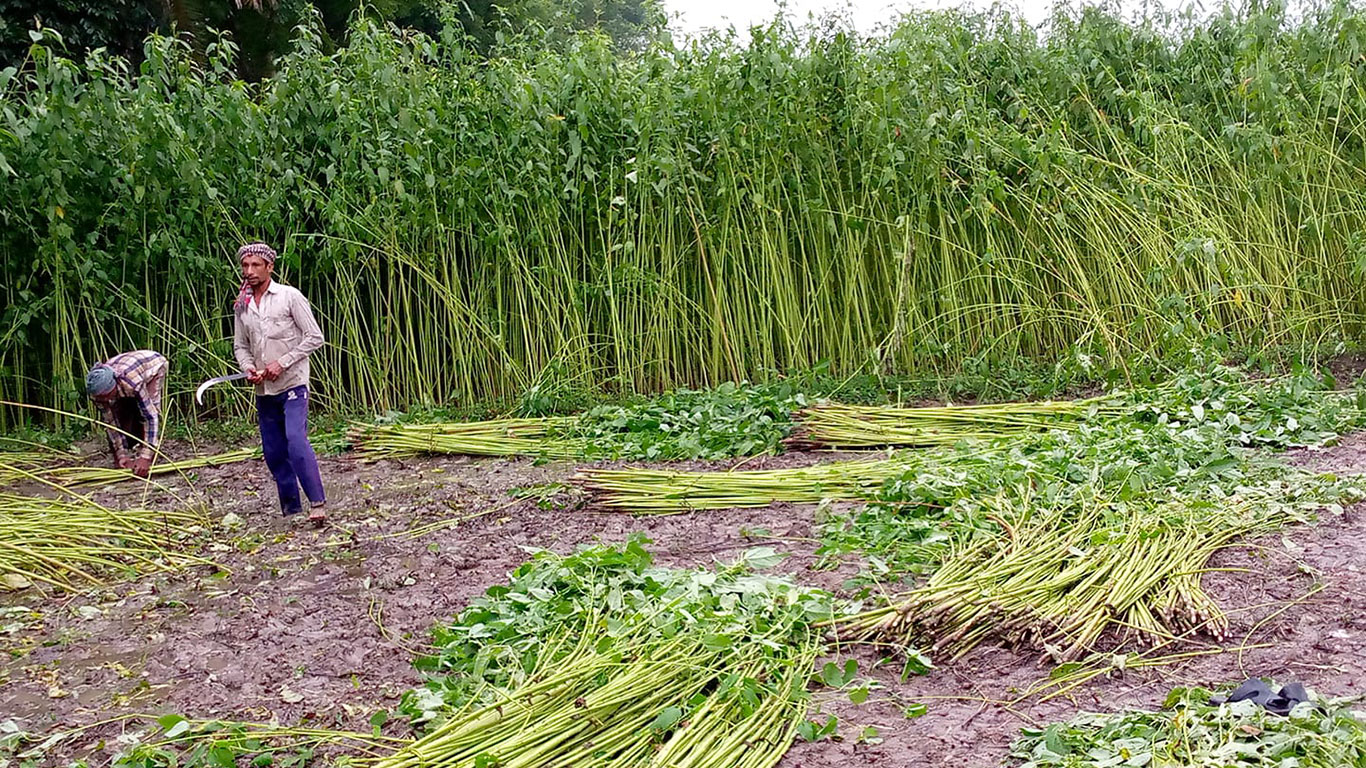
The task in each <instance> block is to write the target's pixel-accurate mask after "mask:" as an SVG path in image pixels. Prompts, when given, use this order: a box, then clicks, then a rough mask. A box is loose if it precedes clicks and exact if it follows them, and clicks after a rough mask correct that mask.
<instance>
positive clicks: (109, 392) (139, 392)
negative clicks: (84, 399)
mask: <svg viewBox="0 0 1366 768" xmlns="http://www.w3.org/2000/svg"><path fill="white" fill-rule="evenodd" d="M168 367H169V366H168V365H167V363H166V358H165V357H163V356H162V355H161V354H159V353H157V352H152V351H151V350H146V349H140V350H138V351H136V352H124V353H123V354H121V355H115V356H113V357H111V358H109V359H108V360H105V361H104V362H103V363H99V364H98V365H96V366H95V367H94V368H91V369H90V373H88V374H86V377H85V392H86V394H88V395H90V399H91V400H92V401H93V402H94V403H95V405H96V406H97V407H99V409H100V412H101V414H102V416H103V419H104V423H105V425H106V426H107V428H108V432H109V447H110V448H112V449H113V451H114V463H115V464H117V465H118V466H120V467H122V468H123V469H131V470H133V473H134V474H136V475H137V476H138V477H147V475H148V474H149V473H150V472H151V469H152V456H153V455H155V454H156V450H157V444H158V442H159V441H160V440H161V385H162V383H163V382H165V380H166V369H167V368H168ZM139 443H141V445H142V447H141V448H139V449H138V450H137V455H136V456H134V455H133V453H132V451H133V449H134V448H135V447H136V446H137V445H138V444H139Z"/></svg>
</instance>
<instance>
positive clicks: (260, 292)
mask: <svg viewBox="0 0 1366 768" xmlns="http://www.w3.org/2000/svg"><path fill="white" fill-rule="evenodd" d="M237 259H238V261H239V262H240V263H241V265H242V290H241V291H240V292H239V293H238V295H237V301H235V302H234V303H233V312H234V315H235V318H236V319H235V322H234V335H233V344H232V349H233V352H234V353H235V354H236V356H237V364H238V365H239V366H241V368H242V371H243V372H244V373H246V374H247V380H248V381H250V382H252V383H253V384H255V385H256V417H257V423H258V424H259V425H260V427H261V448H262V450H263V451H264V453H265V457H266V466H267V467H269V468H270V473H271V474H272V475H274V476H275V488H276V490H277V491H278V492H279V494H280V511H281V512H283V513H284V514H285V516H286V517H288V516H290V515H294V514H298V513H299V512H302V511H303V504H302V501H301V500H300V498H299V487H300V486H303V491H304V495H305V496H307V497H308V500H309V502H311V504H312V511H311V512H310V514H309V516H308V519H309V520H310V521H311V522H314V523H319V524H320V523H322V522H323V521H325V520H326V519H327V513H326V512H325V511H324V504H325V503H326V497H325V496H324V494H323V482H322V476H321V474H320V473H319V472H318V457H317V455H316V454H315V453H314V452H313V445H312V444H311V443H309V442H308V355H309V353H310V352H312V351H313V350H315V349H317V348H319V347H321V346H322V345H323V333H322V331H321V330H320V329H319V328H318V321H317V320H314V319H313V310H312V309H310V308H309V306H308V301H307V300H306V299H305V298H304V296H303V294H302V293H299V291H298V290H296V289H294V288H291V287H289V286H287V285H281V284H280V283H277V282H275V281H274V280H273V279H271V277H272V273H273V272H274V270H275V251H274V250H272V249H271V247H270V246H268V245H266V244H265V243H250V244H248V245H244V246H242V247H241V248H240V249H238V251H237Z"/></svg>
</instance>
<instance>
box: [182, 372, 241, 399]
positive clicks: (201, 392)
mask: <svg viewBox="0 0 1366 768" xmlns="http://www.w3.org/2000/svg"><path fill="white" fill-rule="evenodd" d="M246 377H247V375H246V374H245V373H233V374H229V375H227V376H219V377H218V378H216V379H209V380H208V381H206V382H204V383H203V384H200V385H199V389H197V390H195V393H194V401H195V402H196V403H199V404H200V405H203V404H204V390H206V389H208V388H209V387H212V386H213V385H215V384H222V383H224V382H227V381H237V380H238V379H245V378H246Z"/></svg>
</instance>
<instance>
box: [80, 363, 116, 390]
mask: <svg viewBox="0 0 1366 768" xmlns="http://www.w3.org/2000/svg"><path fill="white" fill-rule="evenodd" d="M117 383H118V382H116V381H115V380H114V369H113V368H110V367H109V366H107V365H105V364H104V363H100V364H99V365H96V366H95V367H94V368H91V369H90V373H87V374H86V375H85V393H86V394H87V395H90V396H91V397H99V396H100V395H107V394H109V393H110V392H113V391H114V387H115V386H116V385H117Z"/></svg>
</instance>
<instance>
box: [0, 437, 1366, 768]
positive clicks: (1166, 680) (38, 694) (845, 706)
mask: <svg viewBox="0 0 1366 768" xmlns="http://www.w3.org/2000/svg"><path fill="white" fill-rule="evenodd" d="M829 459H830V454H792V455H788V456H783V457H776V458H766V459H759V460H751V461H748V462H746V467H750V468H758V467H763V466H779V465H784V466H785V465H793V464H803V463H812V462H816V461H825V460H829ZM1294 460H1295V461H1298V462H1301V463H1303V464H1304V465H1306V466H1309V467H1312V468H1314V469H1317V470H1322V471H1333V472H1338V473H1347V472H1361V471H1366V435H1354V436H1350V437H1348V438H1347V439H1345V440H1344V441H1343V442H1342V443H1341V444H1340V445H1337V446H1334V447H1332V448H1328V449H1323V450H1318V451H1312V452H1310V451H1303V452H1299V453H1298V454H1296V455H1295V456H1294ZM575 469H576V468H575V466H574V465H572V464H567V463H551V464H544V465H538V464H536V463H534V462H532V461H530V460H524V459H516V460H507V459H476V458H468V457H433V458H423V459H416V460H408V461H402V462H398V461H384V462H379V463H374V464H367V463H362V462H360V461H358V460H357V459H356V458H354V457H353V456H350V455H343V456H338V457H330V458H325V459H324V460H323V474H324V477H325V478H326V480H327V483H328V485H329V486H330V487H329V494H330V498H331V502H330V506H331V507H332V515H333V520H332V524H331V525H330V526H329V527H327V528H325V529H322V530H314V529H311V528H308V527H306V526H295V525H288V524H284V523H283V522H282V521H281V520H280V519H279V516H278V512H277V510H276V504H275V500H274V492H273V486H272V485H271V483H270V477H269V474H268V473H267V471H266V469H265V466H264V465H263V464H262V463H261V462H259V461H253V462H247V463H242V464H237V465H232V466H226V467H218V468H211V469H205V470H201V471H199V472H198V473H197V474H196V476H195V477H194V478H193V489H194V490H192V489H191V485H190V483H188V482H187V481H186V479H177V480H174V481H169V482H168V483H167V485H168V487H169V488H170V489H171V493H170V494H168V493H167V492H163V491H154V492H148V491H147V490H145V489H143V488H142V487H134V486H133V485H131V484H127V485H119V486H110V487H107V488H102V489H99V490H97V491H96V492H95V493H94V495H95V496H96V497H97V498H99V499H101V500H102V501H105V502H107V503H111V504H124V505H135V504H139V505H141V504H147V505H165V504H173V503H183V502H189V503H197V504H203V505H205V506H206V507H207V509H208V511H209V515H210V516H211V518H212V519H213V520H215V521H222V520H223V519H224V518H225V517H227V516H235V517H237V518H240V519H241V525H240V527H238V528H235V529H233V530H231V531H228V530H224V529H223V528H222V526H221V525H220V526H216V527H215V530H214V532H213V533H212V540H211V543H210V544H209V545H208V546H207V549H206V551H205V552H204V554H205V556H207V557H209V558H212V559H213V560H214V561H216V563H217V564H218V566H219V567H207V566H197V567H192V568H189V569H187V570H184V571H181V572H178V573H173V574H162V575H157V576H151V577H146V578H143V579H141V580H139V581H136V582H131V583H125V584H122V585H117V586H114V587H110V588H107V589H103V590H97V591H93V592H87V593H81V594H78V595H74V596H66V597H58V598H44V597H43V596H40V595H36V594H33V593H32V591H31V590H30V591H28V592H25V593H18V594H11V595H9V596H0V604H3V605H6V606H9V607H8V608H6V613H5V614H3V615H2V616H0V648H3V649H5V650H7V651H8V654H7V655H6V657H5V659H4V661H3V662H0V720H4V719H6V718H9V717H14V718H17V719H18V721H19V722H20V723H21V724H22V725H23V726H24V727H25V729H26V730H28V731H30V732H45V731H49V730H55V729H59V728H69V727H72V726H78V725H87V724H91V723H96V722H99V721H103V720H106V719H108V718H111V717H114V716H117V715H120V714H124V713H133V712H142V713H146V712H151V713H177V714H182V715H185V716H187V717H196V718H208V717H223V718H232V719H241V720H252V721H271V720H276V721H278V722H280V723H285V724H292V723H308V724H312V725H317V726H323V727H341V728H346V729H350V730H359V731H369V730H370V725H369V718H370V716H371V714H372V713H374V712H375V711H376V710H380V709H385V710H392V709H393V708H394V707H395V705H396V704H397V703H398V699H399V697H400V696H401V695H402V693H403V692H404V691H405V690H408V689H410V688H412V687H414V686H416V685H419V684H420V678H419V676H418V675H417V673H416V672H414V670H413V668H412V664H411V662H412V659H413V657H414V656H415V655H417V654H420V653H421V652H422V646H423V643H424V641H425V640H426V638H427V636H428V635H427V633H428V631H429V629H430V628H431V626H432V625H433V624H434V623H435V622H439V621H441V620H442V619H443V618H446V617H448V616H450V615H452V614H454V613H456V612H458V611H459V610H460V609H461V608H462V607H463V606H464V605H465V604H466V603H467V602H468V601H469V600H470V599H471V598H472V597H474V596H476V595H478V594H480V593H481V592H482V591H483V590H484V589H485V588H486V587H488V586H490V585H492V584H496V583H499V582H502V581H503V580H505V578H506V575H507V573H508V572H509V571H511V570H512V569H513V568H515V567H516V566H517V565H518V564H520V563H521V562H523V561H524V560H525V559H526V558H527V549H528V548H548V549H552V550H555V551H559V552H566V551H570V550H572V549H573V548H575V547H577V546H578V545H581V544H585V543H591V542H606V543H616V542H621V541H624V540H625V539H626V538H627V537H628V536H629V535H630V534H632V533H634V532H637V531H639V532H642V533H644V534H646V535H647V536H648V537H649V538H650V539H651V540H653V545H652V546H651V547H650V548H651V550H652V551H653V552H654V553H655V554H656V558H657V560H658V561H659V562H660V563H661V564H664V565H680V566H683V565H694V564H700V563H708V562H711V561H713V560H715V559H720V560H726V559H731V558H734V557H735V556H737V555H738V554H739V553H741V552H742V551H744V550H745V549H747V548H749V547H753V546H759V545H768V546H773V547H776V548H778V549H780V550H781V551H785V552H788V553H790V555H791V556H790V557H789V558H788V559H786V560H785V561H784V562H783V563H782V564H781V565H780V566H778V570H780V571H784V572H787V573H789V574H791V575H793V576H794V577H795V578H796V579H798V580H799V581H801V582H803V583H808V584H813V585H818V586H822V587H826V588H830V589H839V588H840V586H841V584H842V582H843V581H844V580H845V579H846V578H848V577H849V576H851V575H853V574H854V573H856V571H857V569H858V565H857V563H854V562H850V563H847V564H846V565H844V566H842V567H840V568H839V569H836V570H828V569H821V568H820V567H819V566H818V558H817V557H816V555H815V549H816V547H817V545H818V543H817V542H816V541H815V539H814V535H815V534H814V533H813V525H814V517H815V513H816V512H815V509H814V507H812V506H807V505H777V506H773V507H768V508H763V509H753V510H728V511H719V512H702V513H692V514H683V515H674V516H665V517H632V516H630V515H626V514H621V513H614V512H601V511H594V510H592V509H585V508H570V509H555V508H547V505H545V504H542V503H538V501H537V500H536V499H534V498H519V497H518V495H517V494H515V493H514V492H515V491H517V489H520V488H526V487H529V486H534V485H537V484H542V483H550V482H558V481H563V480H565V479H566V478H568V477H569V476H571V475H572V474H573V473H574V471H575ZM1363 512H1366V508H1363V509H1348V510H1346V511H1345V512H1344V513H1341V514H1334V513H1325V514H1324V515H1323V516H1322V517H1321V519H1320V521H1319V522H1318V523H1317V524H1315V525H1312V526H1302V527H1297V528H1293V529H1287V530H1285V531H1283V532H1281V533H1278V534H1276V535H1273V536H1270V537H1267V538H1265V539H1262V540H1259V541H1255V542H1250V543H1248V544H1245V545H1242V546H1237V547H1233V548H1231V549H1228V550H1225V551H1224V552H1222V553H1221V554H1220V555H1218V557H1217V562H1216V565H1218V566H1221V567H1223V568H1226V569H1227V570H1221V571H1219V572H1216V573H1212V574H1210V575H1208V576H1207V577H1206V579H1205V585H1206V588H1207V590H1208V591H1209V592H1210V593H1211V595H1212V596H1213V597H1215V599H1216V600H1217V601H1218V602H1219V603H1220V605H1222V606H1224V607H1225V609H1226V610H1227V611H1228V612H1229V614H1230V620H1231V623H1232V632H1231V634H1230V636H1229V638H1228V639H1227V640H1225V641H1224V642H1223V643H1221V644H1215V643H1214V642H1213V641H1212V640H1211V639H1209V638H1195V639H1191V640H1190V641H1188V642H1185V643H1183V644H1182V645H1180V646H1177V647H1174V648H1172V649H1168V650H1167V651H1164V652H1167V653H1174V652H1181V651H1191V650H1202V649H1222V651H1221V652H1218V653H1215V654H1211V655H1204V656H1198V657H1194V658H1190V659H1188V660H1185V661H1183V662H1181V663H1173V664H1167V665H1163V666H1159V667H1156V668H1153V669H1147V670H1130V671H1128V672H1125V673H1116V674H1113V675H1110V676H1102V677H1100V678H1098V679H1096V680H1094V681H1092V682H1090V683H1088V684H1086V685H1083V686H1081V687H1079V688H1076V689H1075V690H1073V691H1070V692H1069V693H1068V695H1066V696H1059V697H1055V698H1052V699H1049V700H1044V699H1043V696H1042V695H1041V694H1036V695H1033V696H1023V695H1022V692H1024V691H1027V690H1028V689H1029V688H1030V687H1031V685H1033V684H1034V683H1036V682H1038V681H1040V680H1041V679H1044V678H1046V677H1047V675H1048V672H1049V667H1047V666H1042V665H1040V663H1039V661H1038V659H1037V657H1036V656H1035V655H1032V654H1027V653H1021V652H1016V651H1011V650H1006V649H1002V648H998V647H992V648H980V649H978V650H977V651H975V652H973V653H972V654H971V655H969V656H967V657H965V658H963V659H960V660H958V661H956V662H953V663H941V666H940V667H939V668H937V669H935V670H933V671H931V672H930V673H929V674H926V675H924V676H912V677H910V678H909V679H908V680H906V681H905V682H901V681H900V680H899V676H898V672H899V671H900V666H899V664H886V665H881V666H876V667H875V666H874V665H875V664H876V663H877V661H878V659H877V658H876V657H874V656H873V655H872V654H871V653H868V652H859V653H858V658H859V659H860V669H861V671H862V672H863V673H864V674H867V675H869V676H871V677H872V678H874V679H876V680H877V681H878V682H879V683H880V684H881V687H880V688H877V689H875V690H874V692H873V696H872V697H871V698H870V700H869V701H868V702H866V703H864V704H861V705H854V704H851V703H850V702H849V701H848V700H847V699H846V698H844V697H842V696H840V695H839V694H838V693H835V692H830V691H826V692H819V691H818V692H816V701H817V702H819V704H820V706H821V709H822V710H823V712H825V713H827V714H834V715H837V716H838V717H839V722H840V733H841V734H842V739H841V740H838V741H830V740H827V741H822V742H819V743H814V744H808V743H798V744H797V745H796V746H794V747H793V749H792V750H791V751H790V752H789V753H788V755H787V756H786V757H785V758H784V760H783V762H782V763H781V766H783V767H784V768H818V767H821V766H842V767H843V766H861V765H870V766H883V765H885V766H941V765H942V766H996V765H1000V764H1001V763H1002V761H1003V759H1004V758H1005V756H1006V754H1007V752H1008V750H1009V748H1010V743H1011V741H1012V740H1013V739H1014V738H1015V737H1016V736H1017V735H1018V732H1019V729H1020V728H1021V727H1023V726H1030V725H1039V724H1043V723H1047V722H1050V721H1053V720H1058V719H1065V718H1068V717H1070V716H1072V715H1073V714H1075V713H1076V712H1078V711H1080V710H1089V711H1109V710H1114V709H1117V708H1123V707H1126V706H1140V707H1149V708H1151V707H1157V706H1160V704H1161V702H1162V700H1163V699H1164V698H1165V696H1166V694H1167V692H1168V691H1169V690H1170V689H1171V688H1172V687H1173V686H1175V685H1204V686H1212V685H1217V684H1220V683H1227V682H1240V681H1241V680H1243V679H1244V678H1246V677H1248V676H1273V677H1275V678H1277V679H1279V680H1283V681H1290V680H1297V681H1301V682H1304V683H1305V684H1306V685H1308V686H1309V687H1311V688H1312V689H1315V690H1317V691H1319V692H1320V693H1323V694H1331V695H1344V694H1349V693H1361V692H1363V691H1366V663H1364V662H1363V658H1366V654H1363V650H1366V530H1363V524H1362V520H1361V516H1362V513H1363ZM434 524H436V525H434ZM424 526H426V527H427V529H426V530H424ZM18 606H25V607H27V609H28V610H19V609H18V608H17V607H18ZM911 704H923V705H925V714H923V715H922V716H920V717H916V718H907V717H906V716H905V715H904V714H903V711H904V708H905V707H907V706H908V705H911ZM867 726H873V727H874V728H876V738H875V739H873V740H872V743H870V742H869V741H866V740H863V739H860V738H858V737H859V735H860V734H862V733H863V732H864V729H865V727H867ZM117 727H124V726H104V727H101V728H95V729H92V730H90V731H88V732H86V733H85V734H82V736H81V737H80V738H79V739H73V740H72V741H71V742H70V743H69V748H70V749H71V750H73V751H76V752H94V753H99V752H101V751H104V752H107V751H108V750H110V749H112V746H109V745H111V744H112V742H111V741H108V739H109V737H111V736H113V735H115V734H113V733H112V732H111V731H112V730H113V729H115V728H117ZM389 730H393V731H394V733H396V734H397V733H400V730H401V729H400V727H399V726H397V724H391V726H390V728H389ZM54 764H55V763H54Z"/></svg>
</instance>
